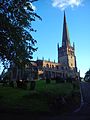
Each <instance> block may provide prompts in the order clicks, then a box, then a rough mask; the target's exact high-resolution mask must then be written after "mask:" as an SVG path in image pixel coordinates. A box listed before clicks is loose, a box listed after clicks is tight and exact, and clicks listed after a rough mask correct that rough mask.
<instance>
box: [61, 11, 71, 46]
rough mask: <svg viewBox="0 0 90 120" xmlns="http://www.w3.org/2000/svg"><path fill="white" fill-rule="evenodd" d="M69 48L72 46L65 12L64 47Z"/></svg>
mask: <svg viewBox="0 0 90 120" xmlns="http://www.w3.org/2000/svg"><path fill="white" fill-rule="evenodd" d="M68 46H70V39H69V33H68V27H67V22H66V15H65V11H64V21H63V36H62V47H68Z"/></svg>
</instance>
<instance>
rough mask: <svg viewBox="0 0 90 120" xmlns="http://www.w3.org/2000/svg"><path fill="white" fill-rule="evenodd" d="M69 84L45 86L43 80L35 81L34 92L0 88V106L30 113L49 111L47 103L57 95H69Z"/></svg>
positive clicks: (70, 85) (70, 89)
mask: <svg viewBox="0 0 90 120" xmlns="http://www.w3.org/2000/svg"><path fill="white" fill-rule="evenodd" d="M72 91H73V86H72V84H71V83H60V84H56V83H55V81H52V82H51V83H50V84H46V83H45V81H44V80H39V81H36V87H35V90H34V91H30V90H29V89H27V90H24V89H19V88H11V87H2V86H0V106H2V107H6V108H10V109H11V108H12V109H14V108H23V109H28V110H30V111H38V112H39V111H44V112H45V111H46V112H47V111H49V107H48V103H49V102H50V101H52V100H53V99H55V97H56V96H58V95H62V96H65V95H70V94H71V92H72Z"/></svg>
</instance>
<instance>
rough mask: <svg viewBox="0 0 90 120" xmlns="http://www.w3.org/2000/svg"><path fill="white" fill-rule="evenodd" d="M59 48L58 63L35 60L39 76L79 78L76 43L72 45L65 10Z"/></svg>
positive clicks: (45, 77)
mask: <svg viewBox="0 0 90 120" xmlns="http://www.w3.org/2000/svg"><path fill="white" fill-rule="evenodd" d="M57 50H58V63H56V62H55V61H54V62H52V61H50V60H39V59H38V60H36V61H33V62H35V63H36V64H37V73H38V77H39V78H43V79H47V78H49V79H54V78H56V77H59V78H67V77H69V78H75V77H77V78H79V77H80V73H79V72H78V71H77V64H76V56H75V45H74V43H73V46H71V43H70V38H69V32H68V27H67V21H66V15H65V12H64V20H63V34H62V45H61V46H59V43H58V45H57Z"/></svg>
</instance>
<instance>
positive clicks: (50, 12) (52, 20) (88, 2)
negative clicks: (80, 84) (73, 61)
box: [33, 0, 90, 76]
mask: <svg viewBox="0 0 90 120" xmlns="http://www.w3.org/2000/svg"><path fill="white" fill-rule="evenodd" d="M34 5H35V7H36V8H35V9H36V12H37V13H38V14H39V15H40V16H41V17H42V21H39V20H38V19H36V22H34V24H33V27H34V28H35V29H37V32H36V33H35V34H33V35H34V37H35V39H37V41H38V43H37V47H38V51H37V52H35V53H34V55H33V59H34V60H36V59H37V57H38V59H42V58H43V57H44V59H45V60H48V59H50V60H51V61H54V60H55V61H56V62H57V61H58V59H57V58H58V57H57V55H58V54H57V43H58V42H59V45H60V46H61V42H62V29H63V13H64V10H65V12H66V19H67V24H68V29H69V36H70V41H71V44H73V42H74V43H75V54H76V58H77V66H78V70H80V71H81V76H84V73H85V72H86V71H87V70H88V69H89V68H90V53H89V51H90V36H89V35H90V0H38V2H36V3H35V4H34Z"/></svg>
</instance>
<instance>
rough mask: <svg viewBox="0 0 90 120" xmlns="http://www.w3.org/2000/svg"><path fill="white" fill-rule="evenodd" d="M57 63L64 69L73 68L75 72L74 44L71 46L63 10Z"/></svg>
mask: <svg viewBox="0 0 90 120" xmlns="http://www.w3.org/2000/svg"><path fill="white" fill-rule="evenodd" d="M58 63H60V64H61V65H62V66H64V70H65V69H66V70H74V71H75V72H77V66H76V56H75V46H74V44H73V46H71V44H70V38H69V32H68V27H67V22H66V16H65V12H64V21H63V34H62V46H61V47H59V44H58Z"/></svg>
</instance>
